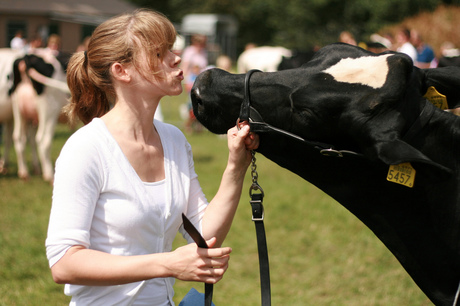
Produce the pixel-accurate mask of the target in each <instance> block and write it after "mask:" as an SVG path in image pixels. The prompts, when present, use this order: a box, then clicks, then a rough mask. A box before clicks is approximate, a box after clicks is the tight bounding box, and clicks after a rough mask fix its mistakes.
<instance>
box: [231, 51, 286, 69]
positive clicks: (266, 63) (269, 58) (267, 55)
mask: <svg viewBox="0 0 460 306" xmlns="http://www.w3.org/2000/svg"><path fill="white" fill-rule="evenodd" d="M291 56H292V52H291V50H289V49H286V48H284V47H270V46H263V47H255V48H251V49H248V50H245V51H244V52H243V53H241V55H240V56H239V57H238V61H237V65H236V66H237V70H238V72H239V73H245V72H247V71H249V70H251V69H259V70H261V71H265V72H273V71H277V70H278V66H279V64H280V63H281V61H282V59H283V57H291Z"/></svg>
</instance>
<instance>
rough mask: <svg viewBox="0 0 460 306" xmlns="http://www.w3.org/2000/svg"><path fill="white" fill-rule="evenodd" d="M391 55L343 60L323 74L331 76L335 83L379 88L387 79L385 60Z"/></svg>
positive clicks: (386, 63)
mask: <svg viewBox="0 0 460 306" xmlns="http://www.w3.org/2000/svg"><path fill="white" fill-rule="evenodd" d="M391 55H392V54H385V55H380V56H363V57H360V58H343V59H342V60H340V62H338V63H337V64H335V65H334V66H331V67H329V68H328V69H326V70H324V71H323V72H325V73H328V74H330V75H331V76H333V77H334V79H335V80H336V81H337V82H343V83H359V84H363V85H367V86H370V87H373V88H380V87H382V86H383V85H384V84H385V81H386V79H387V75H388V62H387V58H388V57H389V56H391Z"/></svg>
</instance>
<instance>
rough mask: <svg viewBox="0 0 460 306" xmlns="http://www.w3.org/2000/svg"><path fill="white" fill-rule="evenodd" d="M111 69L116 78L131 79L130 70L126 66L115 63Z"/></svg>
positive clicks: (128, 80)
mask: <svg viewBox="0 0 460 306" xmlns="http://www.w3.org/2000/svg"><path fill="white" fill-rule="evenodd" d="M110 70H111V72H112V76H113V78H114V79H116V80H119V81H122V82H130V81H131V75H130V73H129V70H128V69H126V67H124V66H123V65H122V64H120V63H113V64H112V66H111V67H110Z"/></svg>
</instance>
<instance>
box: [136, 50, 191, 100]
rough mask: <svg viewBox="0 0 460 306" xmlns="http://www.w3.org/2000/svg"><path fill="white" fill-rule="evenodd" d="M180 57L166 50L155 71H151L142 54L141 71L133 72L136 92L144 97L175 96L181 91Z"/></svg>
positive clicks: (182, 76)
mask: <svg viewBox="0 0 460 306" xmlns="http://www.w3.org/2000/svg"><path fill="white" fill-rule="evenodd" d="M180 61H181V59H180V57H179V56H177V55H175V54H174V53H172V52H171V51H168V52H167V53H166V54H165V55H164V57H163V60H162V61H159V62H158V64H157V66H156V68H155V71H152V70H151V69H150V68H149V67H148V65H147V64H146V63H147V58H146V57H145V56H144V55H143V58H142V60H141V63H143V66H142V67H141V69H142V71H141V72H138V73H136V72H135V73H134V75H133V76H134V82H133V83H132V84H133V85H134V86H136V92H137V93H138V94H140V95H142V96H143V98H145V99H150V98H152V99H161V98H162V97H164V96H177V95H179V94H181V93H182V80H183V79H184V75H183V72H182V70H181V69H180V68H179V64H180Z"/></svg>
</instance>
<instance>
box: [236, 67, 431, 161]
mask: <svg viewBox="0 0 460 306" xmlns="http://www.w3.org/2000/svg"><path fill="white" fill-rule="evenodd" d="M254 72H261V71H260V70H257V69H253V70H250V71H248V72H247V73H246V77H245V80H244V98H243V102H242V103H241V109H240V116H239V118H238V120H237V122H236V123H237V125H238V123H239V122H241V121H248V122H249V125H250V127H251V131H252V132H255V133H260V132H275V133H278V134H282V135H285V136H287V137H289V138H293V139H295V140H298V141H301V142H303V143H305V144H307V145H309V146H311V147H314V148H315V149H317V150H319V151H320V153H321V154H322V155H325V156H332V157H343V156H344V155H354V156H360V157H362V156H363V154H361V153H356V152H353V151H349V150H338V149H336V148H335V147H334V146H333V145H331V144H326V143H322V142H317V141H311V140H306V139H304V138H302V137H300V136H298V135H296V134H293V133H291V132H288V131H285V130H283V129H280V128H277V127H275V126H272V125H270V124H268V123H266V122H265V121H264V119H263V118H262V116H261V115H260V114H259V112H258V111H257V110H256V109H255V108H254V107H252V106H251V97H250V94H251V93H250V90H249V81H250V80H251V76H252V74H253V73H254ZM428 105H429V106H428ZM430 106H431V103H430V102H428V101H425V104H424V105H423V108H422V110H421V112H420V115H419V116H418V117H417V119H416V120H415V122H414V123H413V124H412V125H411V126H410V127H409V129H408V131H407V132H406V134H405V135H404V136H403V137H402V140H404V141H406V142H410V141H411V140H412V139H413V138H414V137H415V136H416V135H417V134H418V133H419V132H420V131H421V130H422V129H423V128H424V127H425V125H426V124H427V123H428V122H429V121H430V119H431V117H432V116H433V114H434V107H430Z"/></svg>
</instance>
